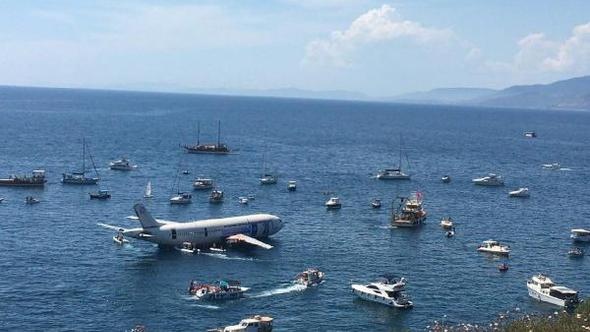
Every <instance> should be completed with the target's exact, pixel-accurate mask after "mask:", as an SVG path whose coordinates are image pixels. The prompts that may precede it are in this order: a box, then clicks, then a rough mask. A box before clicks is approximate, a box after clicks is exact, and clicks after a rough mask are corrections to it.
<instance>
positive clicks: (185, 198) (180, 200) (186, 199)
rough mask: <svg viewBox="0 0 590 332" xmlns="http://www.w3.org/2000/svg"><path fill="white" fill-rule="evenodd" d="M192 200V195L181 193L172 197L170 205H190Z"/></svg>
mask: <svg viewBox="0 0 590 332" xmlns="http://www.w3.org/2000/svg"><path fill="white" fill-rule="evenodd" d="M192 199H193V196H192V195H191V194H189V193H183V192H180V193H178V194H176V195H174V196H172V198H170V204H172V205H184V204H190V203H191V202H192Z"/></svg>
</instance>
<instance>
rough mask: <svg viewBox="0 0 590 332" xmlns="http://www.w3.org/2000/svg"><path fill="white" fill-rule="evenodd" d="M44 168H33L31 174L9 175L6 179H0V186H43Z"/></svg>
mask: <svg viewBox="0 0 590 332" xmlns="http://www.w3.org/2000/svg"><path fill="white" fill-rule="evenodd" d="M45 182H47V180H46V179H45V170H42V169H36V170H33V174H32V175H31V176H27V175H24V176H17V175H11V176H10V177H8V178H7V179H0V186H12V187H43V186H45Z"/></svg>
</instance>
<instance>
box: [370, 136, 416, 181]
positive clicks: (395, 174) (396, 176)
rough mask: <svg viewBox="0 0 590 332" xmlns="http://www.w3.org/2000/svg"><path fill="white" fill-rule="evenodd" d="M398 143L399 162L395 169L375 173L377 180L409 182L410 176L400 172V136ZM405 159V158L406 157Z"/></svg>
mask: <svg viewBox="0 0 590 332" xmlns="http://www.w3.org/2000/svg"><path fill="white" fill-rule="evenodd" d="M399 140H400V143H399V161H398V167H397V168H386V169H382V170H380V171H379V172H378V173H377V179H379V180H410V175H409V174H406V173H404V172H403V171H402V138H401V135H400V138H399ZM406 159H407V156H406Z"/></svg>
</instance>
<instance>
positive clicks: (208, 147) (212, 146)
mask: <svg viewBox="0 0 590 332" xmlns="http://www.w3.org/2000/svg"><path fill="white" fill-rule="evenodd" d="M182 147H183V148H184V149H185V150H186V152H187V153H195V154H216V155H226V154H230V152H231V150H230V148H229V147H228V146H227V144H225V143H221V121H218V122H217V142H216V143H201V123H200V122H197V143H196V144H193V145H190V144H185V145H183V146H182Z"/></svg>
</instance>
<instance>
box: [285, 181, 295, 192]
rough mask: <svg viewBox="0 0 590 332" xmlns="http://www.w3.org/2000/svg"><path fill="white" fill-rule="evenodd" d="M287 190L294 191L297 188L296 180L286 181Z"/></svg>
mask: <svg viewBox="0 0 590 332" xmlns="http://www.w3.org/2000/svg"><path fill="white" fill-rule="evenodd" d="M287 190H288V191H296V190H297V181H289V182H287Z"/></svg>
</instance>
